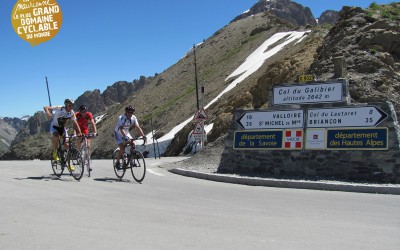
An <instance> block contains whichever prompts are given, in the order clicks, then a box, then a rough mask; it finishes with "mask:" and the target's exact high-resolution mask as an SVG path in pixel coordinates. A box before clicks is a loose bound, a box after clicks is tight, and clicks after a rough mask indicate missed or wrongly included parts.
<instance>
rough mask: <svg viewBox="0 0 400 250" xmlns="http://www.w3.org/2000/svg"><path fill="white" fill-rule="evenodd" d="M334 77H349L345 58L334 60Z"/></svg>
mask: <svg viewBox="0 0 400 250" xmlns="http://www.w3.org/2000/svg"><path fill="white" fill-rule="evenodd" d="M333 65H334V75H333V78H346V77H347V63H346V59H345V58H344V57H343V56H340V57H334V58H333Z"/></svg>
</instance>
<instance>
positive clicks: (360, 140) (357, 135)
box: [326, 128, 388, 150]
mask: <svg viewBox="0 0 400 250" xmlns="http://www.w3.org/2000/svg"><path fill="white" fill-rule="evenodd" d="M326 143H327V147H326V148H327V149H337V150H353V149H360V150H387V149H388V129H387V128H355V129H353V128H352V129H328V131H327V140H326Z"/></svg>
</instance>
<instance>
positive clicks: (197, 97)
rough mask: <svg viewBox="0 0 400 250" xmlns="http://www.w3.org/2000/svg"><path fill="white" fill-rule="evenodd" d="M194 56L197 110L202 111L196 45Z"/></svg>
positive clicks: (194, 46)
mask: <svg viewBox="0 0 400 250" xmlns="http://www.w3.org/2000/svg"><path fill="white" fill-rule="evenodd" d="M193 54H194V78H195V82H196V101H197V110H199V109H200V107H199V90H198V83H197V63H196V45H195V44H193Z"/></svg>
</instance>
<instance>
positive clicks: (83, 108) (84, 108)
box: [79, 105, 87, 111]
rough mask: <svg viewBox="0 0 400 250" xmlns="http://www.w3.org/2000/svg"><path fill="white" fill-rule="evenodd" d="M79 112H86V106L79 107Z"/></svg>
mask: <svg viewBox="0 0 400 250" xmlns="http://www.w3.org/2000/svg"><path fill="white" fill-rule="evenodd" d="M79 110H80V111H84V110H87V107H86V105H81V106H79Z"/></svg>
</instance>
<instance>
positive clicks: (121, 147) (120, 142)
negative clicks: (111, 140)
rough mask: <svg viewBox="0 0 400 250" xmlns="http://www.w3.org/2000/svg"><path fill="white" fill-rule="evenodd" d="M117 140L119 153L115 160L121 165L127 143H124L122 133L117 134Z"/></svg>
mask: <svg viewBox="0 0 400 250" xmlns="http://www.w3.org/2000/svg"><path fill="white" fill-rule="evenodd" d="M115 140H116V142H117V145H118V147H119V152H118V154H117V155H116V158H115V160H116V162H117V163H119V162H120V159H121V157H122V155H123V154H124V152H125V142H124V138H122V134H121V133H115Z"/></svg>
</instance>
